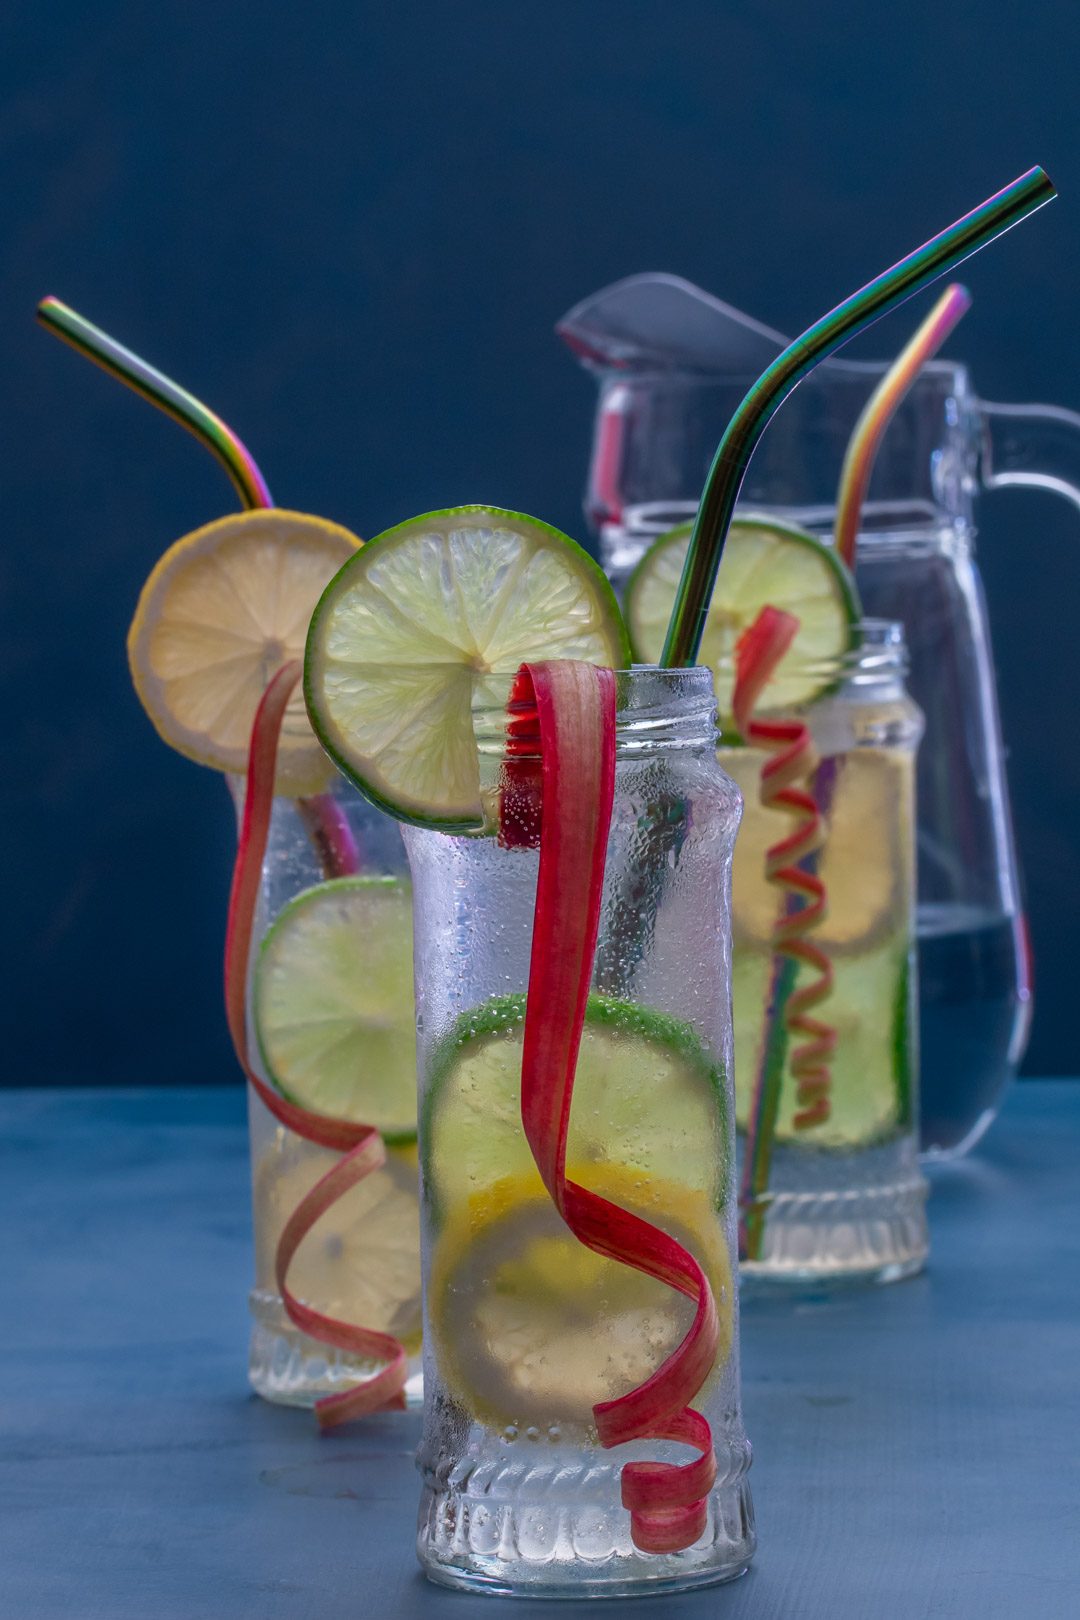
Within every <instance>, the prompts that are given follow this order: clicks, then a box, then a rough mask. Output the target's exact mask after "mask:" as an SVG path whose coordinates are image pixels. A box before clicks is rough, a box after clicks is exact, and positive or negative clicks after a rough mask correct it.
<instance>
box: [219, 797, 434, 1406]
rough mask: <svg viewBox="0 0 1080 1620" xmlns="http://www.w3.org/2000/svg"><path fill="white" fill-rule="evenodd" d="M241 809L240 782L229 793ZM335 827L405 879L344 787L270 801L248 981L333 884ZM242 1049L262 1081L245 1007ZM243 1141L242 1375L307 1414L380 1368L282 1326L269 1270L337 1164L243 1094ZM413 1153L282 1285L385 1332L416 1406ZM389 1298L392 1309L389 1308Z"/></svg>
mask: <svg viewBox="0 0 1080 1620" xmlns="http://www.w3.org/2000/svg"><path fill="white" fill-rule="evenodd" d="M231 786H232V789H233V796H234V799H235V801H236V804H237V808H238V811H242V807H243V797H244V781H243V779H242V778H241V779H239V780H235V781H233V782H232V783H231ZM328 815H329V816H331V817H343V818H344V820H345V821H346V822H347V824H348V828H349V831H350V833H351V836H352V840H353V842H354V843H355V846H356V850H357V854H358V857H359V867H360V871H361V872H362V873H363V874H364V875H368V876H384V875H385V876H390V877H397V878H399V879H402V880H404V881H406V882H407V881H408V868H407V864H406V861H405V850H404V846H403V844H402V841H401V832H400V829H399V827H398V824H397V822H395V821H393V820H392V819H391V818H390V817H389V816H386V815H384V814H383V813H382V812H381V811H380V810H377V809H376V808H375V807H374V806H373V805H371V804H369V803H368V801H367V800H366V799H364V798H362V797H361V796H360V794H359V793H357V792H356V791H355V790H354V789H352V788H351V787H350V786H349V785H348V784H347V783H345V782H344V781H343V780H342V779H341V778H337V779H336V780H335V783H334V785H333V787H332V788H331V789H330V790H329V791H328V793H327V794H326V795H323V796H321V798H320V799H318V800H312V799H309V800H303V799H288V798H276V799H275V800H274V807H273V815H272V818H271V823H270V835H269V838H268V840H267V847H266V857H265V860H264V862H263V874H262V887H261V892H260V896H259V905H258V910H257V913H256V920H255V930H254V937H253V948H252V952H251V963H252V971H254V964H255V962H256V960H257V958H258V954H259V946H260V943H261V941H262V939H263V938H264V937H265V934H266V931H267V929H268V928H269V927H270V925H271V924H272V923H273V921H274V919H275V918H276V917H277V916H278V915H279V914H280V912H281V911H282V909H283V908H284V907H285V906H286V905H287V904H288V903H289V902H290V901H291V900H293V899H295V897H296V896H297V895H298V894H300V893H301V892H303V891H305V890H307V889H309V888H311V887H312V886H313V885H315V884H317V883H319V882H321V881H322V880H323V879H324V878H325V877H327V876H328V875H334V873H333V865H332V862H328V860H327V851H326V848H325V845H324V843H323V842H322V840H321V838H320V827H321V826H322V825H323V824H325V822H326V820H327V817H328ZM248 1006H249V1014H248V1050H249V1053H250V1057H251V1062H252V1064H253V1066H254V1068H255V1070H256V1072H257V1073H258V1074H259V1075H260V1078H262V1079H263V1080H267V1081H268V1076H267V1074H266V1072H265V1068H264V1066H263V1064H262V1061H261V1059H260V1056H259V1044H258V1040H257V1038H256V1033H255V1029H254V1024H253V1019H252V1017H251V1011H250V1007H251V997H250V995H249V998H248ZM248 1118H249V1126H250V1142H251V1176H252V1216H253V1226H254V1240H255V1286H254V1288H253V1289H252V1291H251V1294H250V1309H251V1316H252V1329H251V1343H250V1349H249V1356H248V1374H249V1378H250V1380H251V1385H252V1387H253V1389H255V1391H256V1392H257V1393H258V1394H259V1395H262V1396H263V1397H264V1398H265V1399H266V1400H269V1401H276V1402H279V1403H281V1404H283V1405H287V1406H314V1404H315V1402H316V1401H317V1400H320V1399H321V1398H322V1397H323V1396H324V1395H332V1394H337V1393H339V1392H341V1391H343V1390H348V1389H352V1388H354V1387H355V1386H356V1385H358V1384H361V1383H363V1382H364V1381H365V1380H366V1379H368V1378H370V1377H371V1376H372V1375H373V1374H374V1373H375V1372H377V1371H378V1370H379V1367H378V1364H376V1363H374V1362H371V1361H366V1360H365V1359H364V1358H362V1357H358V1356H355V1355H352V1354H350V1353H349V1352H346V1351H344V1350H339V1349H336V1348H335V1347H334V1346H331V1345H326V1344H321V1343H320V1342H319V1341H318V1340H317V1339H313V1338H311V1337H309V1335H308V1334H306V1333H302V1332H301V1331H300V1330H299V1329H298V1328H296V1327H295V1326H294V1325H293V1323H292V1322H291V1321H290V1320H289V1317H288V1315H287V1314H286V1311H285V1306H284V1304H283V1302H282V1299H281V1295H280V1294H279V1293H278V1291H277V1285H276V1282H275V1277H274V1261H275V1255H276V1251H277V1246H278V1239H279V1238H280V1236H281V1232H282V1229H283V1227H284V1225H285V1222H286V1221H287V1220H288V1218H289V1216H290V1215H291V1214H292V1212H293V1210H294V1209H295V1208H296V1206H297V1205H298V1204H299V1203H300V1201H301V1199H302V1198H303V1197H304V1196H305V1194H306V1193H307V1192H309V1191H310V1189H311V1188H312V1187H313V1186H314V1184H315V1182H316V1181H318V1180H319V1178H320V1177H321V1176H323V1175H324V1174H325V1173H326V1171H328V1170H329V1169H331V1168H332V1166H333V1165H334V1164H335V1163H336V1162H337V1160H338V1159H339V1158H340V1157H341V1155H340V1154H339V1153H336V1152H335V1151H333V1150H332V1149H329V1148H324V1147H319V1146H318V1145H317V1144H315V1143H313V1142H308V1141H305V1140H304V1139H303V1138H302V1137H300V1136H298V1135H297V1134H296V1133H295V1132H293V1131H291V1130H289V1129H288V1128H287V1127H286V1126H284V1125H282V1124H280V1123H279V1122H278V1120H276V1119H275V1118H274V1116H273V1115H272V1114H271V1113H270V1112H269V1110H268V1109H267V1108H266V1107H265V1105H264V1104H263V1103H262V1102H261V1101H260V1099H259V1098H258V1096H257V1095H256V1094H255V1092H254V1091H253V1090H252V1088H251V1087H250V1086H249V1087H248ZM416 1164H417V1160H416V1148H415V1145H412V1146H395V1147H388V1148H387V1162H386V1165H385V1166H384V1167H383V1168H382V1169H381V1170H377V1171H375V1172H374V1173H373V1174H372V1175H369V1176H367V1177H366V1178H365V1179H364V1180H363V1181H361V1182H360V1183H359V1184H358V1185H357V1186H356V1187H354V1188H352V1189H351V1190H350V1191H349V1192H348V1193H346V1194H345V1195H344V1197H342V1198H341V1199H339V1200H338V1202H337V1203H336V1204H334V1205H333V1206H332V1208H331V1209H329V1210H328V1211H327V1212H326V1214H325V1215H324V1216H323V1217H322V1218H321V1219H320V1220H319V1222H318V1224H317V1226H316V1227H315V1228H314V1230H313V1231H312V1232H311V1233H309V1235H308V1236H307V1237H305V1238H304V1239H303V1241H302V1243H301V1245H300V1247H299V1249H298V1250H297V1252H296V1256H295V1258H294V1260H293V1263H292V1268H291V1270H290V1274H289V1286H290V1288H291V1289H292V1291H293V1293H294V1294H296V1295H297V1296H298V1298H300V1299H302V1300H303V1301H304V1303H305V1304H308V1305H311V1306H313V1307H315V1309H317V1310H319V1311H322V1312H323V1313H324V1314H325V1315H328V1316H331V1317H334V1318H336V1319H338V1320H344V1321H347V1322H354V1323H359V1324H360V1325H362V1326H364V1327H371V1328H377V1329H382V1330H384V1331H386V1332H388V1333H393V1334H394V1335H395V1336H396V1337H398V1338H400V1339H402V1341H403V1342H404V1343H405V1345H406V1348H407V1349H409V1350H411V1352H412V1361H411V1365H410V1373H411V1377H410V1381H409V1384H408V1385H407V1387H406V1396H407V1398H409V1399H411V1400H412V1401H413V1402H418V1401H419V1398H420V1359H419V1350H420V1230H419V1205H418V1197H417V1168H416ZM388 1300H392V1301H393V1303H392V1305H389V1304H388V1303H387V1302H388Z"/></svg>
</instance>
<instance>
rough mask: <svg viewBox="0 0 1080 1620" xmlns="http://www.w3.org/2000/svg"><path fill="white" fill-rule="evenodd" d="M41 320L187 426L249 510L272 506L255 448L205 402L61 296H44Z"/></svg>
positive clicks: (144, 397)
mask: <svg viewBox="0 0 1080 1620" xmlns="http://www.w3.org/2000/svg"><path fill="white" fill-rule="evenodd" d="M37 318H38V320H39V321H40V322H41V324H42V326H45V327H47V328H48V330H49V331H50V332H54V333H55V334H56V336H57V337H59V338H63V340H64V342H65V343H70V345H71V347H72V348H73V349H78V351H79V353H80V354H84V355H86V357H87V359H88V360H92V361H93V362H94V364H95V365H98V366H100V367H101V368H102V370H103V371H107V372H109V373H110V374H111V375H112V376H113V377H117V378H119V380H120V381H121V382H122V383H126V384H127V386H128V387H129V388H131V389H133V390H134V391H135V393H136V394H141V396H142V398H143V399H146V400H149V401H150V404H151V405H156V406H157V408H158V410H159V411H164V412H165V415H166V416H171V417H172V419H173V421H174V422H179V424H180V426H181V427H185V428H187V430H188V432H189V433H193V434H194V435H195V437H196V438H197V439H198V440H199V442H200V444H202V445H204V446H205V447H206V449H207V450H209V451H210V453H211V455H213V456H216V457H217V459H218V461H220V462H221V464H222V466H223V467H224V468H225V471H226V472H227V473H228V475H229V477H230V478H231V479H232V482H233V484H234V485H235V487H236V491H237V494H238V495H239V496H240V499H241V501H242V502H243V503H244V505H245V506H246V507H247V508H249V509H254V508H256V507H266V506H273V504H274V503H273V501H272V499H271V497H270V491H269V489H268V488H267V485H266V480H265V478H264V477H263V475H262V473H261V472H260V471H259V469H258V466H257V465H256V462H255V458H254V456H253V455H252V454H251V451H250V450H249V449H248V448H247V446H246V445H245V444H244V443H243V441H242V440H241V439H240V438H239V436H238V435H237V434H235V433H234V432H233V430H232V428H230V427H228V426H227V425H226V424H225V423H224V422H223V421H222V420H221V417H220V416H217V415H216V414H215V413H214V412H213V411H212V410H210V409H209V407H208V406H206V405H204V404H203V403H202V401H201V400H198V399H196V398H195V396H194V394H189V393H188V392H187V390H186V389H185V388H181V387H180V386H179V384H178V383H174V382H173V381H172V379H171V378H170V377H166V376H165V374H164V372H161V371H158V370H156V368H155V367H154V366H151V365H148V364H147V362H146V361H145V360H142V359H140V357H139V356H138V355H137V354H133V353H132V351H131V350H130V349H125V348H124V345H123V344H122V343H117V341H116V339H115V338H112V337H110V336H109V334H108V332H103V331H102V330H101V328H100V327H99V326H94V325H93V324H92V323H91V322H90V321H88V320H86V318H85V317H84V316H82V315H80V314H79V313H78V312H77V311H76V310H74V309H71V308H69V306H68V305H67V304H64V303H61V301H60V299H59V298H43V299H42V300H41V302H40V304H39V305H38V307H37Z"/></svg>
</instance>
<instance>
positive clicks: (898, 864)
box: [719, 748, 914, 962]
mask: <svg viewBox="0 0 1080 1620" xmlns="http://www.w3.org/2000/svg"><path fill="white" fill-rule="evenodd" d="M719 757H720V763H721V764H722V765H723V767H724V769H725V771H727V773H728V774H729V776H731V777H732V778H733V779H734V780H735V782H737V783H738V785H739V787H740V788H741V789H742V793H743V798H744V800H745V802H746V809H745V811H744V814H743V819H742V823H741V825H740V827H739V836H738V838H737V839H736V841H735V858H734V863H733V867H732V880H731V890H732V924H733V931H734V940H735V948H736V951H738V950H740V949H741V948H742V947H743V946H748V947H750V948H755V947H756V948H760V947H762V946H765V945H767V944H768V942H769V941H770V940H771V939H772V935H773V930H774V929H775V927H776V922H777V918H778V915H779V911H780V907H781V905H782V903H783V891H782V889H781V888H780V887H778V885H777V884H775V883H770V882H769V880H768V878H767V877H766V875H765V856H766V852H767V851H768V850H769V849H770V848H771V847H772V846H773V845H774V844H778V843H779V842H780V841H781V840H782V839H784V838H786V837H788V835H789V834H790V832H791V830H792V827H793V826H794V825H795V823H794V820H793V818H792V816H791V815H790V814H788V813H787V812H785V811H784V810H781V809H777V808H775V807H774V806H766V805H763V804H762V803H761V799H760V793H761V772H762V767H763V765H764V763H765V761H766V760H767V759H768V758H769V755H768V754H767V753H765V752H764V751H763V750H762V749H760V748H722V749H721V750H720V755H719ZM825 773H828V774H827V775H826V774H825ZM815 791H816V792H817V793H818V795H819V798H820V800H821V802H822V804H823V807H824V808H825V813H826V823H825V825H826V840H825V845H824V848H823V849H822V850H821V851H820V853H819V854H818V856H817V863H816V870H817V872H818V875H819V876H820V877H821V878H822V880H823V881H824V883H825V887H826V890H827V892H828V907H827V909H826V912H825V915H824V917H822V919H821V920H820V922H819V923H818V924H817V925H816V926H815V928H814V936H813V937H814V940H815V941H816V943H817V944H819V945H821V946H822V947H823V948H824V949H825V950H826V951H828V953H829V955H830V956H833V957H836V958H837V961H838V962H839V960H840V958H841V956H843V957H847V956H851V955H853V954H857V953H861V952H863V951H865V950H867V949H869V948H870V947H871V946H873V945H874V944H875V943H877V942H879V941H880V940H881V938H882V937H883V935H884V934H886V933H888V932H889V931H890V930H891V929H895V928H896V927H897V925H898V924H899V923H902V922H903V920H904V918H905V916H906V914H907V907H908V891H909V889H910V885H911V867H912V863H913V858H914V857H913V852H912V849H911V838H910V832H909V831H908V826H909V822H908V816H907V813H906V812H907V807H908V805H909V803H910V800H911V795H912V793H913V791H914V788H913V784H912V764H911V760H910V758H909V757H907V756H900V755H898V754H892V755H890V754H889V753H888V752H887V751H886V750H884V749H879V748H853V749H851V750H849V752H848V753H847V754H845V755H844V756H843V757H842V758H840V759H837V760H830V761H829V762H828V764H827V765H826V766H825V767H824V768H823V772H822V774H820V775H819V776H818V778H817V781H816V785H815Z"/></svg>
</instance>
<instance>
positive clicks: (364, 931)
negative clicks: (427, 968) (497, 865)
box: [252, 877, 416, 1142]
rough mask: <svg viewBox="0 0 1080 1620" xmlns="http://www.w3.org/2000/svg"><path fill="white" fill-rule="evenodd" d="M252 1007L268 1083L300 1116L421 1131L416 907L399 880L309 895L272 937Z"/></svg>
mask: <svg viewBox="0 0 1080 1620" xmlns="http://www.w3.org/2000/svg"><path fill="white" fill-rule="evenodd" d="M252 1005H253V1010H254V1017H255V1030H256V1035H257V1037H258V1042H259V1050H260V1052H261V1054H262V1059H263V1063H264V1065H265V1067H266V1071H267V1075H268V1077H269V1079H270V1080H271V1082H272V1083H273V1084H274V1085H275V1086H276V1087H277V1088H278V1090H279V1091H280V1092H281V1093H282V1095H283V1096H285V1097H288V1098H289V1100H290V1101H292V1102H295V1103H298V1104H299V1105H300V1107H302V1108H307V1109H310V1110H311V1111H312V1112H314V1113H318V1114H330V1115H332V1116H333V1117H334V1118H335V1119H347V1120H355V1121H357V1122H361V1123H364V1124H367V1125H376V1126H377V1127H378V1128H379V1130H380V1131H381V1132H382V1133H383V1135H384V1136H385V1137H386V1138H387V1140H388V1141H395V1142H401V1141H408V1140H411V1139H412V1137H413V1136H414V1135H415V1131H416V1040H415V1026H414V1017H413V982H412V906H411V901H410V895H409V891H408V888H407V887H406V885H404V884H403V883H400V882H399V881H398V880H397V879H395V878H391V877H386V878H366V877H347V878H334V879H332V880H331V881H329V882H327V883H319V884H317V885H316V886H315V887H314V888H311V889H305V890H304V892H303V893H302V894H299V895H297V896H296V898H295V899H294V900H291V901H290V902H289V904H288V905H287V906H286V907H285V908H284V910H282V911H281V912H280V913H279V915H278V916H277V918H276V919H275V921H274V922H273V923H272V924H271V926H270V928H269V929H268V930H267V933H266V936H265V938H264V939H263V942H262V946H261V948H260V951H259V956H258V960H257V962H256V966H255V978H254V985H253V995H252Z"/></svg>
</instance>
